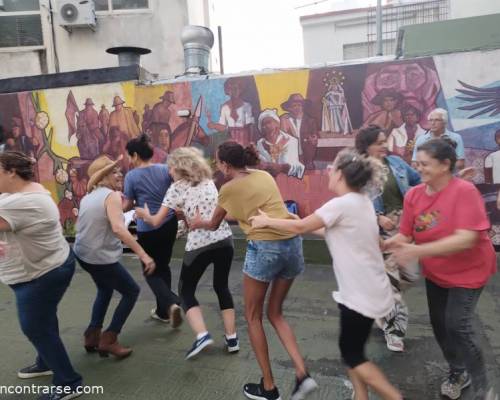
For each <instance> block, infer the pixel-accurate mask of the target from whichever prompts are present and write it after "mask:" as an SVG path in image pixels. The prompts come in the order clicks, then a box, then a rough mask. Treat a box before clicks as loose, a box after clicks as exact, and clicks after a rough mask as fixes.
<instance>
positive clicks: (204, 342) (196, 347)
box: [186, 333, 214, 360]
mask: <svg viewBox="0 0 500 400" xmlns="http://www.w3.org/2000/svg"><path fill="white" fill-rule="evenodd" d="M213 342H214V341H213V340H212V336H210V333H207V334H206V335H205V336H203V337H202V338H201V339H197V340H195V342H194V343H193V347H191V349H189V351H188V352H187V353H186V360H188V359H190V358H191V357H194V356H195V355H196V354H198V353H199V352H200V351H202V350H203V349H204V348H205V347H207V346H209V345H211V344H213Z"/></svg>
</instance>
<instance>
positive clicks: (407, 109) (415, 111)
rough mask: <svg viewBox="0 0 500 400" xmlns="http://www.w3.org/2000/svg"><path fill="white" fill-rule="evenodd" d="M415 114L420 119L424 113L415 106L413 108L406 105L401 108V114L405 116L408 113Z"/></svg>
mask: <svg viewBox="0 0 500 400" xmlns="http://www.w3.org/2000/svg"><path fill="white" fill-rule="evenodd" d="M409 112H411V113H413V114H415V116H416V117H417V119H420V118H421V117H422V112H421V111H420V110H419V109H418V108H417V107H415V106H412V105H411V104H404V105H403V106H402V107H401V114H403V116H405V115H406V114H407V113H409Z"/></svg>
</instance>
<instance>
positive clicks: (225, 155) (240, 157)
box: [217, 141, 260, 168]
mask: <svg viewBox="0 0 500 400" xmlns="http://www.w3.org/2000/svg"><path fill="white" fill-rule="evenodd" d="M217 157H218V159H219V160H220V161H223V162H225V163H227V164H229V165H230V166H232V167H234V168H245V167H254V166H256V165H257V164H259V162H260V158H259V154H258V153H257V149H256V148H255V146H253V145H250V146H247V147H243V146H242V145H241V144H239V143H236V142H233V141H227V142H224V143H222V144H220V145H219V147H218V148H217Z"/></svg>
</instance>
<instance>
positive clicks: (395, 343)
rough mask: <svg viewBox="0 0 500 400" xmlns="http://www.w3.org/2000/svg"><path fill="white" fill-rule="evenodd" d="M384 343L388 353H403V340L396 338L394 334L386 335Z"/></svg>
mask: <svg viewBox="0 0 500 400" xmlns="http://www.w3.org/2000/svg"><path fill="white" fill-rule="evenodd" d="M385 342H386V343H387V348H388V349H389V350H390V351H394V352H397V353H402V352H403V351H405V343H404V339H403V338H402V337H401V336H398V335H396V334H394V333H386V334H385Z"/></svg>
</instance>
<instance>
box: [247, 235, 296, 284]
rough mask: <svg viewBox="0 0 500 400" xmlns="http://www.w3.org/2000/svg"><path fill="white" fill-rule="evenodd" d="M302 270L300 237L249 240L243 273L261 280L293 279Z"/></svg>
mask: <svg viewBox="0 0 500 400" xmlns="http://www.w3.org/2000/svg"><path fill="white" fill-rule="evenodd" d="M303 271H304V255H303V253H302V238H301V237H300V236H295V237H293V238H291V239H284V240H249V241H248V245H247V254H246V257H245V264H244V266H243V273H244V274H246V275H248V276H249V277H250V278H253V279H255V280H257V281H261V282H271V281H272V280H274V279H276V278H283V279H293V278H295V277H296V276H298V275H300V274H301V273H302V272H303Z"/></svg>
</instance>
